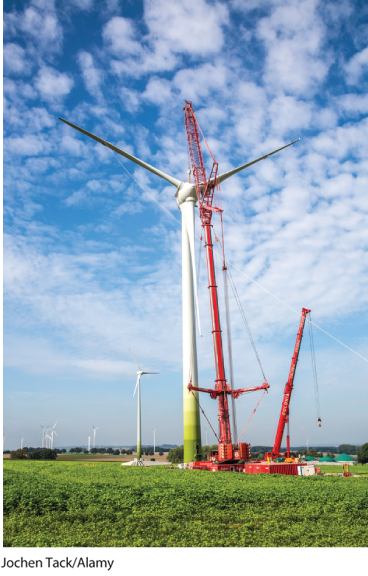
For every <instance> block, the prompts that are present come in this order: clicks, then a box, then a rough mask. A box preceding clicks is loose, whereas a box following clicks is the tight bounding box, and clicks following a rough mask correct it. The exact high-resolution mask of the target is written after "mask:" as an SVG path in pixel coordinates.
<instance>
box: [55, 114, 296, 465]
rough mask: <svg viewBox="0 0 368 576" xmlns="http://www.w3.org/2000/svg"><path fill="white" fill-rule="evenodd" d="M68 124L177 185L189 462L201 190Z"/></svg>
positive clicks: (194, 437)
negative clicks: (197, 207) (196, 211)
mask: <svg viewBox="0 0 368 576" xmlns="http://www.w3.org/2000/svg"><path fill="white" fill-rule="evenodd" d="M59 120H61V121H62V122H64V123H65V124H68V126H71V127H72V128H75V130H79V132H82V134H85V135H86V136H89V137H90V138H92V139H93V140H95V141H96V142H99V143H100V144H102V145H103V146H106V147H107V148H109V149H110V150H112V151H113V152H116V153H117V154H120V155H121V156H124V158H127V159H128V160H131V161H132V162H134V163H135V164H138V165H139V166H141V167H142V168H145V169H146V170H148V171H149V172H152V173H153V174H156V176H159V177H160V178H163V179H164V180H166V181H167V182H169V183H170V184H172V185H173V186H175V188H176V192H175V194H174V196H175V197H176V201H177V205H178V208H179V210H180V211H181V214H182V318H183V423H184V462H189V461H191V460H193V459H194V456H195V454H196V452H197V449H198V447H199V448H200V446H201V444H202V442H201V428H200V414H199V406H198V392H197V391H195V392H193V393H192V394H190V392H189V391H188V388H187V387H188V384H189V382H191V383H192V385H193V386H194V387H197V386H198V365H197V342H196V331H195V310H194V308H195V305H194V303H195V302H196V304H197V317H198V328H199V332H200V326H199V314H198V298H197V291H196V289H195V286H196V285H197V282H196V266H195V250H194V243H195V237H194V207H195V205H196V202H197V193H196V188H195V185H194V184H191V183H190V182H182V181H181V180H178V179H177V178H174V177H173V176H170V175H169V174H166V173H165V172H162V171H161V170H159V169H158V168H155V167H154V166H151V165H150V164H147V162H144V161H143V160H140V159H139V158H136V157H135V156H132V155H131V154H129V153H128V152H125V151H124V150H122V149H121V148H118V147H117V146H114V145H113V144H110V143H109V142H107V141H106V140H103V139H102V138H99V137H98V136H96V135H95V134H92V133H91V132H87V130H84V129H83V128H80V127H79V126H76V125H75V124H72V123H71V122H68V121H67V120H64V119H63V118H59ZM295 142H297V140H295ZM295 142H290V144H287V145H286V146H282V147H281V148H278V149H277V150H274V151H273V152H270V153H269V154H266V155H265V156H261V157H260V158H257V159H256V160H252V161H251V162H247V163H246V164H242V165H241V166H239V167H238V168H234V169H233V170H229V171H228V172H225V173H224V174H221V175H219V176H218V177H217V179H216V181H217V182H218V184H221V183H222V182H224V181H225V180H227V179H228V178H230V177H231V176H233V175H235V174H237V173H238V172H240V171H241V170H244V169H245V168H248V167H249V166H252V165H253V164H256V163H257V162H260V161H261V160H264V159H265V158H268V157H269V156H272V155H273V154H276V152H280V151H281V150H284V148H287V147H288V146H291V145H292V144H295Z"/></svg>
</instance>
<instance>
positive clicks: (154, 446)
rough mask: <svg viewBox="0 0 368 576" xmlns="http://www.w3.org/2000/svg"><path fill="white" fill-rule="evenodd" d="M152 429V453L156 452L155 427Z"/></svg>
mask: <svg viewBox="0 0 368 576" xmlns="http://www.w3.org/2000/svg"><path fill="white" fill-rule="evenodd" d="M152 430H153V455H155V452H156V428H152Z"/></svg>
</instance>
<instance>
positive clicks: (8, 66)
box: [3, 42, 31, 75]
mask: <svg viewBox="0 0 368 576" xmlns="http://www.w3.org/2000/svg"><path fill="white" fill-rule="evenodd" d="M3 58H4V69H5V73H11V74H26V75H28V74H30V73H31V63H30V62H29V61H28V60H27V58H26V52H25V50H24V49H23V48H22V47H21V46H19V44H15V43H12V42H9V43H7V44H5V45H4V51H3Z"/></svg>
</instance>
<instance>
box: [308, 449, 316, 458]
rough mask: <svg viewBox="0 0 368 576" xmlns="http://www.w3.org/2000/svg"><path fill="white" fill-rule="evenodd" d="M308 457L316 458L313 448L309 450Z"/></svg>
mask: <svg viewBox="0 0 368 576" xmlns="http://www.w3.org/2000/svg"><path fill="white" fill-rule="evenodd" d="M308 456H313V458H317V452H316V451H315V450H314V448H310V450H309V452H308Z"/></svg>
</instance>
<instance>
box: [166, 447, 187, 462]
mask: <svg viewBox="0 0 368 576" xmlns="http://www.w3.org/2000/svg"><path fill="white" fill-rule="evenodd" d="M166 460H167V461H168V462H172V463H173V464H179V462H183V460H184V446H178V447H177V448H171V449H170V450H169V452H168V455H167V456H166Z"/></svg>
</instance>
